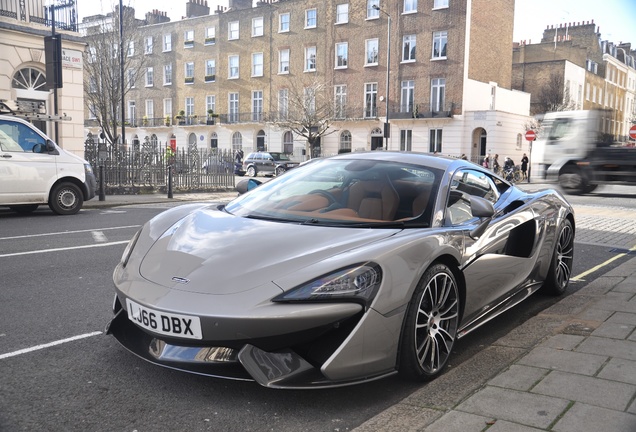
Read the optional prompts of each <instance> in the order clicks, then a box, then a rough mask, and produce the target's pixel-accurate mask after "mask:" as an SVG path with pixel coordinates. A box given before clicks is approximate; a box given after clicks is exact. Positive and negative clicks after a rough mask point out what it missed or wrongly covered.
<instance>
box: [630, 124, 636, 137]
mask: <svg viewBox="0 0 636 432" xmlns="http://www.w3.org/2000/svg"><path fill="white" fill-rule="evenodd" d="M629 137H630V138H631V139H634V140H636V125H634V126H632V127H631V128H630V129H629Z"/></svg>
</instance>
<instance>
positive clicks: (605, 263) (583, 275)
mask: <svg viewBox="0 0 636 432" xmlns="http://www.w3.org/2000/svg"><path fill="white" fill-rule="evenodd" d="M634 251H636V246H634V247H632V248H631V249H629V250H628V251H627V252H623V253H620V254H618V255H615V256H613V257H612V258H610V259H608V260H607V261H605V262H604V263H601V264H599V265H597V266H594V267H592V268H591V269H588V270H586V271H584V272H583V273H581V274H579V275H576V276H574V277H573V278H570V280H571V281H574V282H578V281H583V278H584V277H585V276H587V275H589V274H592V273H594V272H595V271H597V270H599V269H601V268H603V267H605V266H606V265H608V264H610V263H612V262H613V261H616V260H617V259H619V258H623V257H624V256H626V255H627V254H629V253H630V252H634Z"/></svg>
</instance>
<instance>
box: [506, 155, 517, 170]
mask: <svg viewBox="0 0 636 432" xmlns="http://www.w3.org/2000/svg"><path fill="white" fill-rule="evenodd" d="M514 167H515V162H514V161H513V160H512V159H511V158H509V157H508V156H506V160H505V162H504V170H509V169H513V168H514Z"/></svg>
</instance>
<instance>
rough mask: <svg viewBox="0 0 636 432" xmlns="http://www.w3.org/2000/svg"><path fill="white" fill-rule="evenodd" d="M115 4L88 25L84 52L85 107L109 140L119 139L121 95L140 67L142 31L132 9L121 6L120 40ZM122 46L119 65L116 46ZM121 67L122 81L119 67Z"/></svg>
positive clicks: (121, 116) (141, 59) (141, 62)
mask: <svg viewBox="0 0 636 432" xmlns="http://www.w3.org/2000/svg"><path fill="white" fill-rule="evenodd" d="M119 18H120V17H119V8H117V11H113V13H112V15H111V14H109V16H108V17H107V19H105V20H103V21H100V22H96V25H95V26H92V27H89V28H88V30H87V35H86V37H85V41H86V42H87V44H88V47H87V49H86V51H85V52H84V59H85V61H84V97H85V99H86V104H87V106H88V110H89V111H90V113H91V114H92V116H93V117H95V120H96V121H97V123H98V124H99V126H100V128H101V129H102V131H103V133H104V135H105V140H106V142H107V143H109V144H113V143H116V142H117V141H118V140H119V139H120V132H121V129H120V128H119V127H120V126H121V122H122V120H123V119H125V118H126V113H121V112H120V111H121V101H122V87H121V86H122V84H123V85H124V89H123V90H124V91H123V96H124V97H125V95H126V94H128V92H129V91H130V89H131V86H132V85H133V83H134V80H135V79H136V78H137V77H139V76H140V75H141V74H140V72H141V70H142V69H143V68H144V65H145V61H144V57H145V56H144V55H143V52H142V50H143V43H142V35H141V33H140V31H139V30H138V28H139V21H138V20H135V16H134V9H132V8H129V7H124V13H123V20H124V21H123V40H121V38H120V34H119ZM122 48H123V49H124V50H125V52H124V56H123V66H122V63H121V55H120V50H121V49H122ZM122 70H123V71H124V74H125V76H124V82H123V83H122V79H121V71H122Z"/></svg>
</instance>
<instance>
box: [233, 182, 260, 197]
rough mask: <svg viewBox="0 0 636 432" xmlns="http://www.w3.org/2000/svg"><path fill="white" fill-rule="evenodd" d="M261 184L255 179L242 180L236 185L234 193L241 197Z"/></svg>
mask: <svg viewBox="0 0 636 432" xmlns="http://www.w3.org/2000/svg"><path fill="white" fill-rule="evenodd" d="M261 184H262V183H261V182H260V181H259V180H256V179H243V180H241V181H240V182H238V184H237V185H236V191H237V192H238V193H239V195H243V194H244V193H246V192H249V191H251V190H252V189H256V188H257V187H259V186H260V185H261Z"/></svg>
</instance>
